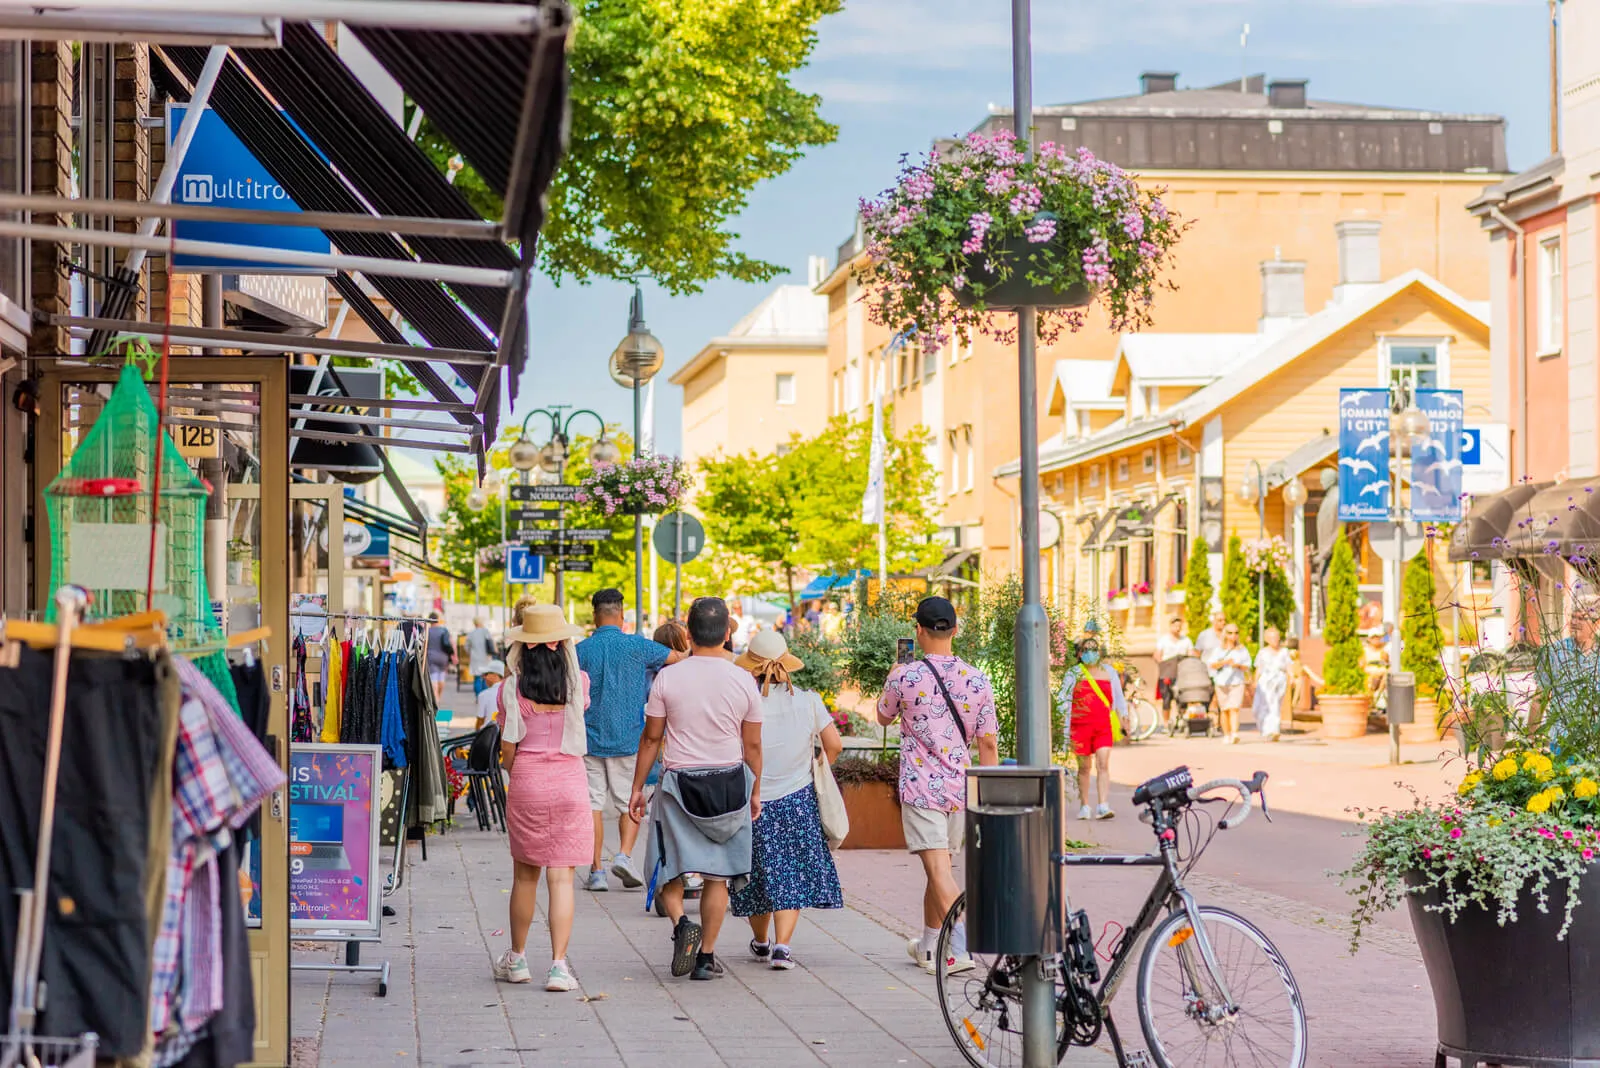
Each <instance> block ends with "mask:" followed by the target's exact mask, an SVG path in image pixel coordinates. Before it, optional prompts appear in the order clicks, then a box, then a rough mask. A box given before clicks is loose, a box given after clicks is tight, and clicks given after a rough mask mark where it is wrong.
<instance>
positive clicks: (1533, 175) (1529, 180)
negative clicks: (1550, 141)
mask: <svg viewBox="0 0 1600 1068" xmlns="http://www.w3.org/2000/svg"><path fill="white" fill-rule="evenodd" d="M1566 167H1567V161H1566V159H1565V157H1563V156H1562V155H1561V153H1559V152H1557V153H1556V154H1555V155H1553V156H1546V157H1545V158H1544V159H1542V160H1540V161H1539V162H1538V163H1535V164H1534V165H1533V166H1532V167H1529V168H1528V169H1527V170H1525V171H1521V172H1519V173H1517V174H1513V175H1512V176H1511V177H1510V178H1507V179H1506V180H1505V181H1503V182H1496V183H1495V184H1494V185H1491V186H1489V187H1488V188H1487V189H1485V190H1484V191H1483V194H1482V195H1481V196H1479V197H1478V199H1476V200H1474V201H1472V202H1471V203H1469V204H1468V205H1467V210H1468V211H1470V212H1472V213H1473V214H1474V215H1484V214H1487V213H1488V210H1489V208H1490V207H1493V206H1495V205H1499V204H1502V203H1504V202H1505V201H1508V200H1521V199H1523V198H1525V197H1528V196H1530V195H1532V194H1534V193H1545V192H1551V191H1554V190H1555V189H1556V188H1557V187H1558V185H1559V183H1560V181H1561V175H1562V173H1563V172H1564V171H1565V170H1566Z"/></svg>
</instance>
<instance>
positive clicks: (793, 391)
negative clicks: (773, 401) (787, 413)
mask: <svg viewBox="0 0 1600 1068" xmlns="http://www.w3.org/2000/svg"><path fill="white" fill-rule="evenodd" d="M785 380H787V381H788V385H789V399H788V400H784V397H783V393H784V390H783V386H784V382H785ZM773 392H774V395H775V396H776V398H777V403H778V404H779V405H781V406H783V407H785V408H787V407H790V406H791V405H794V404H797V403H799V399H800V383H799V382H798V381H797V380H796V378H795V374H794V372H793V371H779V372H778V373H777V374H776V375H774V376H773Z"/></svg>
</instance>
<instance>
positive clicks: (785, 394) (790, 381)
mask: <svg viewBox="0 0 1600 1068" xmlns="http://www.w3.org/2000/svg"><path fill="white" fill-rule="evenodd" d="M794 399H795V387H794V375H792V374H781V375H779V376H778V403H779V404H793V403H794Z"/></svg>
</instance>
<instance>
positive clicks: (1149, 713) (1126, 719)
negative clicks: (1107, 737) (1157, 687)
mask: <svg viewBox="0 0 1600 1068" xmlns="http://www.w3.org/2000/svg"><path fill="white" fill-rule="evenodd" d="M1122 693H1123V705H1124V706H1125V707H1126V709H1127V711H1126V712H1125V713H1124V714H1123V716H1122V736H1123V737H1124V738H1126V739H1127V740H1128V741H1130V742H1142V741H1144V740H1145V739H1146V738H1149V737H1151V736H1152V735H1154V734H1155V733H1156V731H1157V730H1158V729H1160V727H1161V713H1160V712H1158V711H1157V710H1156V706H1155V705H1153V704H1151V703H1150V702H1149V701H1148V700H1146V699H1145V698H1144V696H1143V695H1144V682H1143V681H1142V680H1141V679H1140V678H1139V670H1138V669H1137V668H1135V667H1134V666H1133V665H1132V664H1129V665H1128V666H1127V667H1125V668H1123V669H1122Z"/></svg>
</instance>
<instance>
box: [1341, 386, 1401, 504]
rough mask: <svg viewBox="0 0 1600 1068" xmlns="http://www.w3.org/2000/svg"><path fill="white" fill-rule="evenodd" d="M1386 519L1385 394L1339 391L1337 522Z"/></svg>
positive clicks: (1369, 391) (1386, 431)
mask: <svg viewBox="0 0 1600 1068" xmlns="http://www.w3.org/2000/svg"><path fill="white" fill-rule="evenodd" d="M1388 518H1389V391H1388V390H1386V389H1341V390H1340V391H1339V521H1340V522H1341V523H1381V522H1384V521H1386V520H1387V519H1388Z"/></svg>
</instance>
